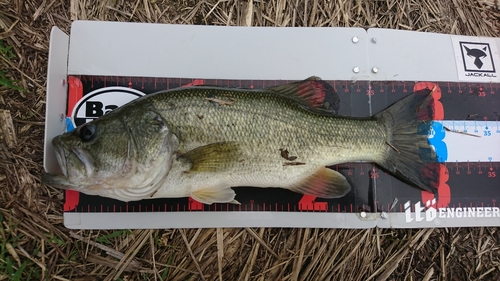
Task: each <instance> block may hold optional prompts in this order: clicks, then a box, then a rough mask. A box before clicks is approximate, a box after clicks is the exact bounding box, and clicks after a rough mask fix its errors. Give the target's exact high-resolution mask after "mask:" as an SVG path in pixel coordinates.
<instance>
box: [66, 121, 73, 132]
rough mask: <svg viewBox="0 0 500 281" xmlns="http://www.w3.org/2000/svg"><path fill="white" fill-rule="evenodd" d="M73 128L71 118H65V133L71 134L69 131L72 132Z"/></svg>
mask: <svg viewBox="0 0 500 281" xmlns="http://www.w3.org/2000/svg"><path fill="white" fill-rule="evenodd" d="M74 128H75V126H73V122H71V118H70V117H66V132H71V131H73V129H74Z"/></svg>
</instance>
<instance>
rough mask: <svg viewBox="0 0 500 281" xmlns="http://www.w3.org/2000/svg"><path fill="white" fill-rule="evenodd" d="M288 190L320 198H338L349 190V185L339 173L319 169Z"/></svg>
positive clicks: (324, 168) (323, 168) (322, 168)
mask: <svg viewBox="0 0 500 281" xmlns="http://www.w3.org/2000/svg"><path fill="white" fill-rule="evenodd" d="M290 190H292V191H295V192H297V193H302V194H308V195H313V196H316V197H321V198H339V197H342V196H344V195H346V194H347V192H349V191H350V190H351V185H350V184H349V183H348V182H347V180H346V178H345V177H344V176H343V175H342V174H341V173H339V172H337V171H334V170H332V169H328V168H326V167H321V168H320V169H318V170H317V171H316V172H315V173H314V174H312V175H310V176H309V177H307V178H306V179H304V180H303V181H302V182H299V183H297V184H296V185H295V186H292V187H290Z"/></svg>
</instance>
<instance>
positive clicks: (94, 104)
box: [71, 87, 145, 127]
mask: <svg viewBox="0 0 500 281" xmlns="http://www.w3.org/2000/svg"><path fill="white" fill-rule="evenodd" d="M144 95H145V94H144V93H143V92H140V91H137V90H135V89H131V88H125V87H107V88H102V89H97V90H95V91H92V92H90V93H88V94H87V95H85V96H84V97H83V98H82V99H81V100H79V101H78V103H77V104H76V105H75V107H74V108H73V113H72V114H71V121H72V122H73V125H74V126H75V127H78V126H80V125H82V124H85V123H87V122H90V121H92V120H94V119H97V118H99V117H101V116H103V115H104V114H106V113H109V112H111V111H113V110H115V109H117V108H118V107H120V106H122V105H124V104H126V103H128V102H130V101H132V100H135V99H136V98H139V97H142V96H144Z"/></svg>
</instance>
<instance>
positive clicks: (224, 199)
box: [190, 187, 240, 205]
mask: <svg viewBox="0 0 500 281" xmlns="http://www.w3.org/2000/svg"><path fill="white" fill-rule="evenodd" d="M190 196H191V198H193V199H194V200H196V201H198V202H201V203H203V204H208V205H211V204H212V203H231V204H240V202H238V201H236V200H235V199H234V197H235V196H236V193H235V192H234V190H232V189H231V188H230V187H208V188H203V189H199V190H196V191H193V192H191V194H190Z"/></svg>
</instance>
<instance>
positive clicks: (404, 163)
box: [374, 89, 439, 193]
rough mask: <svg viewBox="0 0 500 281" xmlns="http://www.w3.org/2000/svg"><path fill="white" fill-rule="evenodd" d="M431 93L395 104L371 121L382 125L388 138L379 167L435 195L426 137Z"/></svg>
mask: <svg viewBox="0 0 500 281" xmlns="http://www.w3.org/2000/svg"><path fill="white" fill-rule="evenodd" d="M431 100H432V91H431V90H428V89H424V90H421V91H418V92H415V93H413V94H411V95H409V96H407V97H405V98H403V99H402V100H400V101H398V102H396V103H395V104H393V105H392V106H391V107H389V108H388V109H386V110H384V111H382V112H380V113H378V114H377V115H375V116H374V117H375V118H376V119H377V120H378V121H379V122H381V123H383V124H384V125H385V127H386V128H387V130H388V132H389V134H388V137H387V140H386V145H387V153H386V157H385V159H383V160H382V161H381V162H380V163H377V164H379V165H380V166H381V167H382V168H383V170H385V171H387V172H389V173H391V174H393V175H394V176H395V177H396V178H398V179H399V180H401V181H403V182H405V183H407V184H409V185H411V186H414V187H417V188H419V189H422V190H426V191H429V192H432V193H436V192H437V190H436V182H437V181H438V178H439V172H438V170H437V169H435V165H433V164H432V163H435V162H437V160H436V159H437V158H436V153H435V151H434V148H433V147H432V146H431V145H430V143H429V140H428V135H429V132H430V130H431V129H432V122H431V121H430V120H432V115H433V113H434V110H433V107H432V104H431Z"/></svg>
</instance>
